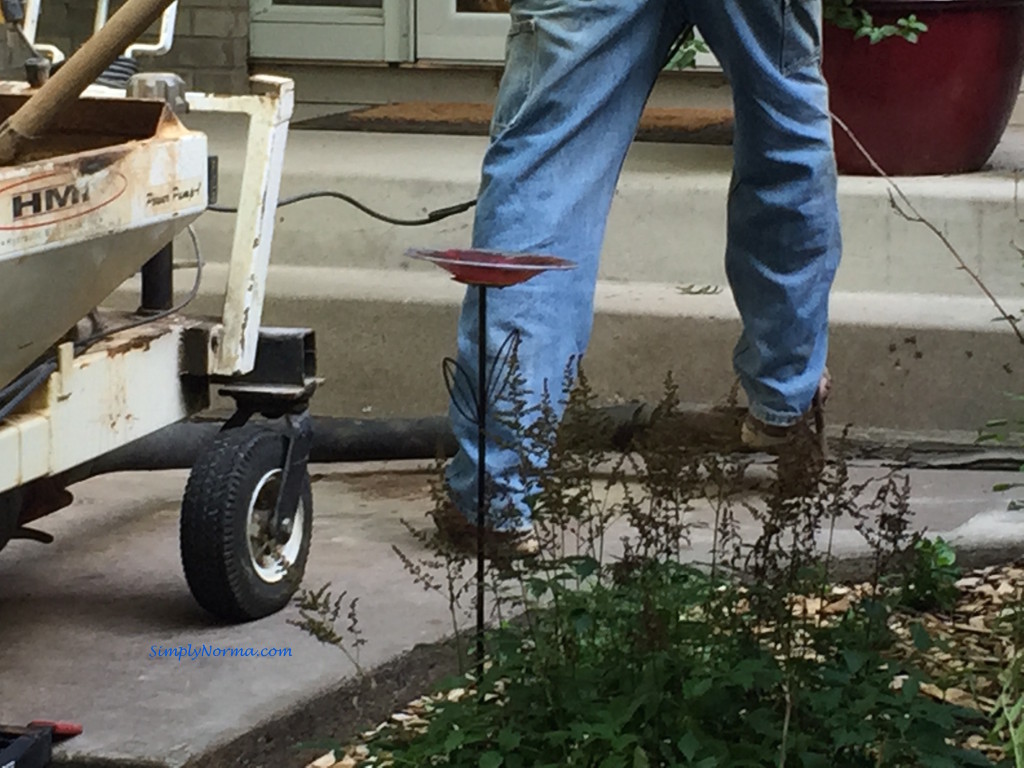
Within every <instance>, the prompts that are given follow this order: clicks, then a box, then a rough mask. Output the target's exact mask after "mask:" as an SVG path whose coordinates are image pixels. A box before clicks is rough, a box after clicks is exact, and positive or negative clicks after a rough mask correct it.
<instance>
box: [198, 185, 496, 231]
mask: <svg viewBox="0 0 1024 768" xmlns="http://www.w3.org/2000/svg"><path fill="white" fill-rule="evenodd" d="M318 198H332V199H335V200H341V201H342V202H343V203H348V204H349V205H351V206H352V207H353V208H356V209H358V210H359V211H361V212H363V213H365V214H366V215H367V216H369V217H371V218H374V219H377V221H383V222H384V223H385V224H391V225H393V226H396V227H424V226H426V225H428V224H436V223H437V222H439V221H442V220H443V219H447V218H451V217H452V216H458V215H459V214H460V213H465V212H466V211H468V210H470V209H472V208H473V207H474V206H476V200H467V201H466V202H464V203H458V204H456V205H449V206H447V207H445V208H438V209H437V210H435V211H430V212H428V213H427V215H426V216H425V217H424V218H422V219H397V218H395V217H393V216H388V215H387V214H384V213H380V212H379V211H375V210H373V209H372V208H370V207H369V206H368V205H366V204H364V203H361V202H359V201H358V200H356V199H355V198H354V197H352V196H351V195H346V194H344V193H343V192H333V191H330V190H322V191H318V192H303V193H302V194H301V195H293V196H292V197H284V198H281V200H280V201H278V203H277V207H278V208H284V207H286V206H289V205H295V204H296V203H302V202H305V201H307V200H316V199H318ZM207 210H209V211H212V212H213V213H238V209H237V208H231V207H228V206H223V205H211V206H210V207H209V208H208V209H207Z"/></svg>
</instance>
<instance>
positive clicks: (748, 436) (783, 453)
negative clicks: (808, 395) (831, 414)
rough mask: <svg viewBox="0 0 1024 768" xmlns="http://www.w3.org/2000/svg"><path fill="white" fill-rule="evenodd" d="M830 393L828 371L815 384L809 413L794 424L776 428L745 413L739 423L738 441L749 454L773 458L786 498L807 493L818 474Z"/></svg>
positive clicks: (822, 463)
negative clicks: (776, 464)
mask: <svg viewBox="0 0 1024 768" xmlns="http://www.w3.org/2000/svg"><path fill="white" fill-rule="evenodd" d="M831 390H832V379H831V377H830V376H829V372H828V370H826V371H825V374H824V375H823V376H822V378H821V382H820V383H819V384H818V391H817V392H816V393H815V395H814V400H813V401H812V402H811V408H810V410H809V411H808V412H807V413H806V414H804V416H803V418H801V419H800V421H798V422H796V423H795V424H791V425H789V426H786V427H777V426H772V425H770V424H765V423H764V422H762V421H759V420H758V419H756V418H754V417H753V416H751V415H750V414H749V413H748V414H747V417H746V418H745V419H744V421H743V427H742V432H741V439H742V441H743V445H744V447H745V448H746V449H747V450H750V451H763V452H765V453H769V454H772V455H773V456H777V457H778V459H779V461H778V478H779V486H780V490H781V492H782V494H783V495H784V496H787V497H792V496H802V495H806V494H808V493H810V492H811V491H812V490H813V489H814V487H815V485H816V483H817V481H818V479H819V478H820V476H821V473H822V470H824V468H825V458H826V456H827V452H828V446H827V444H826V441H825V402H826V401H827V400H828V396H829V394H830V393H831Z"/></svg>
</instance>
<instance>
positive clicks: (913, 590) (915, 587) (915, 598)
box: [901, 538, 962, 612]
mask: <svg viewBox="0 0 1024 768" xmlns="http://www.w3.org/2000/svg"><path fill="white" fill-rule="evenodd" d="M961 575H962V574H961V571H960V568H959V567H957V564H956V552H955V551H954V550H953V548H952V547H951V546H950V545H949V544H948V543H946V542H945V541H944V540H943V539H942V538H937V539H927V538H921V539H919V540H918V541H917V542H916V543H915V545H914V555H913V564H912V566H911V568H910V573H909V574H908V575H907V577H906V583H905V585H904V587H903V590H902V595H901V602H902V604H903V605H906V606H907V607H909V608H913V609H915V610H919V611H932V610H939V611H947V612H948V611H951V610H952V609H953V608H954V607H955V606H956V602H957V598H958V597H959V596H960V590H959V589H958V588H957V586H956V582H957V581H958V580H959V579H960V577H961Z"/></svg>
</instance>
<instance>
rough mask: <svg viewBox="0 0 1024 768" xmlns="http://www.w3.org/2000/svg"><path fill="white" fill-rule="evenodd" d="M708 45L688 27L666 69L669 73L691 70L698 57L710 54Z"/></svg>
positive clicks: (675, 47)
mask: <svg viewBox="0 0 1024 768" xmlns="http://www.w3.org/2000/svg"><path fill="white" fill-rule="evenodd" d="M708 51H709V48H708V46H707V44H706V43H705V42H704V41H703V40H701V39H700V38H699V37H697V34H696V31H695V29H694V28H693V27H692V26H691V27H687V28H686V29H685V30H683V33H682V34H681V35H680V36H679V39H678V40H677V41H676V44H675V46H674V47H673V49H672V52H671V55H670V57H669V60H668V63H667V64H666V65H665V69H667V70H669V71H680V70H684V69H689V68H690V67H692V66H693V65H694V64H696V62H697V56H698V54H701V53H708Z"/></svg>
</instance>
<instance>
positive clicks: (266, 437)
mask: <svg viewBox="0 0 1024 768" xmlns="http://www.w3.org/2000/svg"><path fill="white" fill-rule="evenodd" d="M286 450H287V440H286V438H285V437H284V435H282V434H280V433H278V432H274V431H273V430H270V429H267V428H265V427H260V426H256V425H248V426H245V427H241V428H239V429H232V430H229V431H227V432H224V433H222V434H220V435H218V436H217V438H216V439H215V440H214V441H213V443H212V444H211V445H210V447H209V448H208V449H207V450H206V451H204V453H203V454H202V455H200V457H199V459H198V460H197V461H196V463H195V465H194V466H193V468H192V472H191V474H190V475H189V479H188V485H187V486H186V488H185V498H184V501H183V503H182V506H181V563H182V566H183V568H184V571H185V580H186V581H187V582H188V586H189V589H190V590H191V592H192V596H193V597H194V598H195V600H196V602H198V603H199V605H200V606H202V607H203V608H204V609H206V610H207V611H209V612H210V613H212V614H213V615H214V616H217V617H218V618H220V619H224V620H226V621H231V622H245V621H253V620H256V619H261V618H263V617H265V616H269V615H271V614H274V613H277V612H278V611H280V610H281V609H282V608H284V607H285V606H287V605H288V603H289V601H290V600H291V599H292V597H293V596H294V595H295V593H296V591H297V590H298V588H299V585H300V584H301V583H302V578H303V576H304V574H305V570H306V560H307V558H308V557H309V545H310V539H311V538H312V532H313V493H312V489H311V486H310V480H309V474H308V473H307V474H306V476H305V478H304V481H303V488H302V495H301V497H300V500H299V503H300V504H301V505H302V506H303V508H304V512H305V514H304V517H303V526H302V540H301V544H300V547H299V552H298V555H297V557H296V558H295V562H294V564H293V565H292V567H291V568H290V569H289V571H288V573H287V574H286V575H285V577H284V578H283V579H281V580H280V581H277V582H274V583H270V582H267V581H265V580H264V579H263V578H261V577H260V575H259V574H258V573H257V571H256V569H255V568H254V567H253V564H252V559H251V558H250V556H249V546H248V532H247V530H246V518H247V516H248V511H249V503H250V501H251V500H252V496H253V493H255V491H256V489H257V486H258V485H259V483H260V481H261V479H262V478H263V477H264V476H265V475H266V474H267V473H268V472H271V471H273V470H275V469H280V468H281V466H282V465H283V464H284V457H285V452H286Z"/></svg>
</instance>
